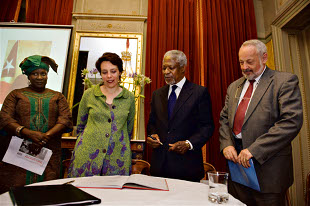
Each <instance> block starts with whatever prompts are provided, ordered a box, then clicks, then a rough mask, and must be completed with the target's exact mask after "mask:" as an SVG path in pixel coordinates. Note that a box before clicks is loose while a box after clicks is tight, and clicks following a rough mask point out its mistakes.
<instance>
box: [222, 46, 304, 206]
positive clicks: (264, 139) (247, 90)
mask: <svg viewBox="0 0 310 206" xmlns="http://www.w3.org/2000/svg"><path fill="white" fill-rule="evenodd" d="M239 62H240V66H241V70H242V74H243V77H242V78H240V79H238V80H236V81H235V82H233V83H232V84H231V85H230V86H229V87H228V89H227V95H226V100H225V106H224V108H223V109H222V112H221V115H220V124H221V126H220V144H221V145H220V147H221V151H222V152H223V155H224V156H225V158H226V159H227V160H231V161H233V162H235V163H238V164H241V165H242V166H243V167H246V168H248V167H250V163H249V160H250V159H252V160H253V163H254V167H255V170H256V174H257V178H258V183H259V186H260V192H258V191H256V190H253V189H251V188H249V187H246V186H243V185H241V184H238V183H236V182H233V181H230V182H229V187H228V190H229V193H230V194H232V195H233V196H234V197H236V198H237V199H239V200H241V201H242V202H244V203H245V204H247V205H268V206H270V205H279V206H280V205H285V193H286V191H287V189H288V188H289V187H290V186H291V185H292V183H293V181H294V179H293V160H292V146H291V141H292V140H293V139H294V138H295V137H296V136H297V134H298V132H299V130H300V129H301V126H302V123H303V111H302V100H301V95H300V90H299V86H298V77H297V76H296V75H294V74H290V73H285V72H278V71H274V70H271V69H269V68H268V67H267V66H266V62H267V49H266V46H265V44H264V43H262V42H261V41H259V40H249V41H246V42H244V43H243V44H242V46H241V48H240V50H239Z"/></svg>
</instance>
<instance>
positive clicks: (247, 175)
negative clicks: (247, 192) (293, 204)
mask: <svg viewBox="0 0 310 206" xmlns="http://www.w3.org/2000/svg"><path fill="white" fill-rule="evenodd" d="M249 162H250V165H251V166H250V167H249V168H245V167H243V166H242V165H240V164H238V163H234V162H232V161H230V160H228V166H229V171H230V177H231V180H232V181H234V182H237V183H239V184H242V185H244V186H247V187H250V188H252V189H254V190H257V191H260V187H259V183H258V180H257V176H256V171H255V168H254V164H253V160H252V159H250V161H249Z"/></svg>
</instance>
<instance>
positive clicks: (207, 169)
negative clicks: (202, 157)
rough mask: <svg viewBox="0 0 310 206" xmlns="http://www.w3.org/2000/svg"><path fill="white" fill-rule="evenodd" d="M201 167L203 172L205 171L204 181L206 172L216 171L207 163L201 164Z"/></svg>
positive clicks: (206, 175)
mask: <svg viewBox="0 0 310 206" xmlns="http://www.w3.org/2000/svg"><path fill="white" fill-rule="evenodd" d="M203 167H204V170H205V177H206V179H208V172H211V171H214V172H215V171H216V169H215V167H214V166H213V165H212V164H210V163H207V162H204V163H203Z"/></svg>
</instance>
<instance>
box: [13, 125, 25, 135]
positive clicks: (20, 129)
mask: <svg viewBox="0 0 310 206" xmlns="http://www.w3.org/2000/svg"><path fill="white" fill-rule="evenodd" d="M24 128H25V126H19V127H17V128H16V131H15V132H16V135H17V136H18V137H21V134H20V132H21V131H22V129H24Z"/></svg>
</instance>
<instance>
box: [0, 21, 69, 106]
mask: <svg viewBox="0 0 310 206" xmlns="http://www.w3.org/2000/svg"><path fill="white" fill-rule="evenodd" d="M72 30H73V26H72V25H45V24H26V23H22V24H20V23H0V108H1V106H2V103H3V101H4V99H5V97H6V96H7V94H8V93H9V92H10V91H12V90H14V89H18V88H23V87H26V86H28V79H27V76H26V75H23V74H22V72H21V69H20V68H19V64H20V62H22V61H23V60H24V58H25V57H28V56H31V55H41V56H48V57H50V58H52V59H54V60H55V62H56V63H57V64H58V70H57V73H55V72H49V73H48V81H47V85H46V87H47V88H49V89H52V90H55V91H59V92H63V89H64V81H65V75H66V73H69V69H67V67H70V64H67V63H68V54H69V50H70V41H71V34H72Z"/></svg>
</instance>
